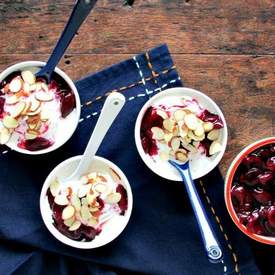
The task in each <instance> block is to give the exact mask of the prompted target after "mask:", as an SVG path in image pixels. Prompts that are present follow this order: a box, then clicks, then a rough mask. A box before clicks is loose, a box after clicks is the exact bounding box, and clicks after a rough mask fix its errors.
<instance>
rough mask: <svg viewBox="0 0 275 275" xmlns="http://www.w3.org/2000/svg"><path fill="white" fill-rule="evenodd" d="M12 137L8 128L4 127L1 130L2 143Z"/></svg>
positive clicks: (0, 140)
mask: <svg viewBox="0 0 275 275" xmlns="http://www.w3.org/2000/svg"><path fill="white" fill-rule="evenodd" d="M10 137H11V133H10V131H9V130H8V129H7V128H2V129H1V131H0V144H6V143H7V142H8V141H9V140H10Z"/></svg>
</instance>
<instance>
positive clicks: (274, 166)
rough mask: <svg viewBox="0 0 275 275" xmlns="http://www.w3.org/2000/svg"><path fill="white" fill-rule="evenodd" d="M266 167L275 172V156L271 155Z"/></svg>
mask: <svg viewBox="0 0 275 275" xmlns="http://www.w3.org/2000/svg"><path fill="white" fill-rule="evenodd" d="M266 168H267V169H268V170H270V171H273V172H275V156H274V157H271V158H269V159H268V160H267V162H266Z"/></svg>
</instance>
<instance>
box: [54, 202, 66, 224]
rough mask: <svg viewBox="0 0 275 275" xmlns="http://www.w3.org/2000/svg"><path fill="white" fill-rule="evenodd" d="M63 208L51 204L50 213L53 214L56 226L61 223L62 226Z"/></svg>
mask: <svg viewBox="0 0 275 275" xmlns="http://www.w3.org/2000/svg"><path fill="white" fill-rule="evenodd" d="M63 209H64V207H63V206H60V205H58V204H56V203H53V204H52V212H53V218H54V220H55V222H56V223H57V224H60V223H62V224H63V219H62V211H63Z"/></svg>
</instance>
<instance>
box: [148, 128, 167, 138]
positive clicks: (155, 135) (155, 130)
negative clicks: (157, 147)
mask: <svg viewBox="0 0 275 275" xmlns="http://www.w3.org/2000/svg"><path fill="white" fill-rule="evenodd" d="M151 131H152V133H153V138H154V139H157V140H161V139H163V137H164V131H163V130H162V129H161V128H159V127H152V128H151Z"/></svg>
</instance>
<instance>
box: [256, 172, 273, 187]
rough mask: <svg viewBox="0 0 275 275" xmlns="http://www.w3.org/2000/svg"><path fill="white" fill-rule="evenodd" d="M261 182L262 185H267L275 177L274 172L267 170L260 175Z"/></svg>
mask: <svg viewBox="0 0 275 275" xmlns="http://www.w3.org/2000/svg"><path fill="white" fill-rule="evenodd" d="M258 179H259V182H260V183H261V184H262V185H264V186H265V185H267V184H268V183H270V182H271V181H272V179H273V173H272V172H271V171H265V172H264V173H262V174H260V175H258Z"/></svg>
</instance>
